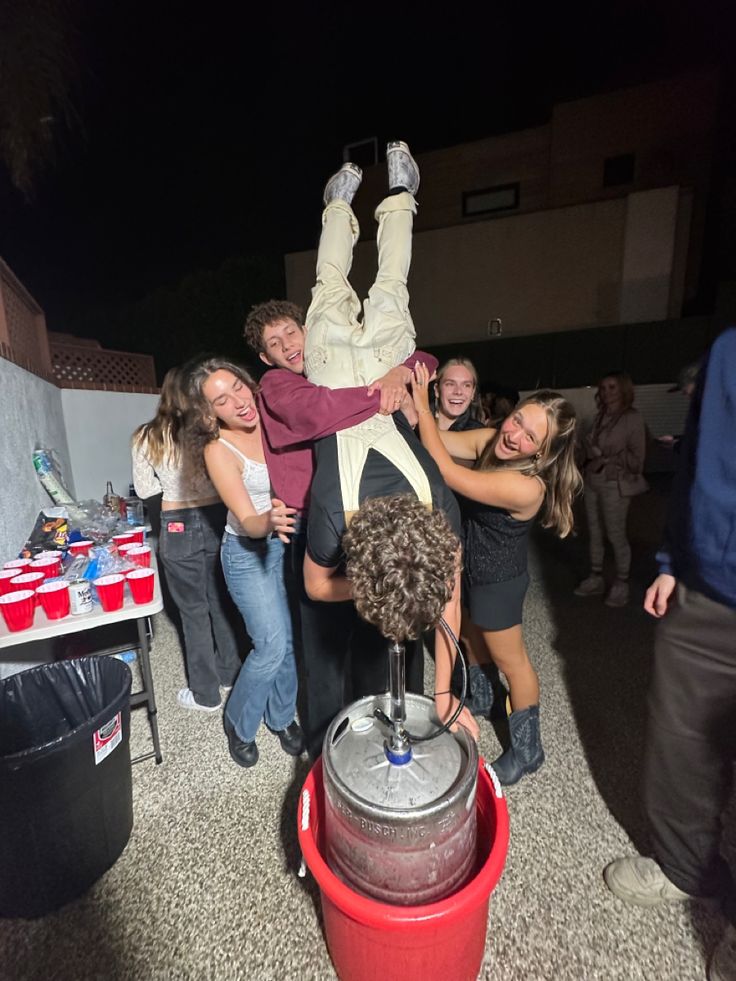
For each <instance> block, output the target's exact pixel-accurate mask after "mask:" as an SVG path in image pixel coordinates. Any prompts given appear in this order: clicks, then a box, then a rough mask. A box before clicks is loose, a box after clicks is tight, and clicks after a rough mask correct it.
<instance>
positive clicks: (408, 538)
mask: <svg viewBox="0 0 736 981" xmlns="http://www.w3.org/2000/svg"><path fill="white" fill-rule="evenodd" d="M342 545H343V550H344V552H345V555H346V558H347V566H346V571H347V576H348V578H349V579H350V580H351V582H352V585H353V599H354V601H355V606H356V609H357V610H358V613H360V615H361V616H362V617H363V619H364V620H367V621H368V622H369V623H372V624H373V625H374V626H375V627H378V629H379V630H380V631H381V633H382V634H383V636H384V637H386V638H387V639H389V640H392V641H394V642H395V643H399V644H400V643H404V641H406V640H414V639H415V638H417V637H419V635H420V634H421V632H422V631H423V630H424V629H425V628H427V627H434V626H436V625H437V624H438V623H439V619H440V617H441V616H442V611H443V610H444V608H445V606H446V605H447V603H448V602H449V600H450V597H451V596H452V590H453V585H454V581H455V575H456V570H457V566H458V558H459V552H460V542H459V541H458V538H457V535H455V533H454V532H453V531H452V529H451V528H450V525H449V523H448V521H447V518H446V517H445V515H444V514H443V513H442V511H436V510H432V511H430V510H429V508H427V506H426V505H424V504H422V503H421V502H420V501H418V500H417V499H416V498H414V497H412V496H411V495H409V494H400V495H395V496H392V497H374V498H371V499H369V500H367V501H365V502H364V503H363V504H362V505H361V506H360V509H359V510H358V511H357V512H356V514H355V516H354V517H353V519H352V521H351V522H350V527H349V528H348V530H347V531H346V532H345V535H344V536H343V540H342Z"/></svg>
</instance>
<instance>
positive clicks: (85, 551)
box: [69, 540, 94, 558]
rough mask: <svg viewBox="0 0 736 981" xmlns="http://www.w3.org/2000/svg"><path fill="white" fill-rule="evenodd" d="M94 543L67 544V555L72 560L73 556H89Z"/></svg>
mask: <svg viewBox="0 0 736 981" xmlns="http://www.w3.org/2000/svg"><path fill="white" fill-rule="evenodd" d="M93 545H94V542H89V541H86V540H85V541H82V542H69V554H70V555H71V556H72V558H74V556H75V555H89V553H90V551H91V550H92V546H93Z"/></svg>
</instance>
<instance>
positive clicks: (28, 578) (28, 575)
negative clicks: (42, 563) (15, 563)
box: [10, 570, 46, 593]
mask: <svg viewBox="0 0 736 981" xmlns="http://www.w3.org/2000/svg"><path fill="white" fill-rule="evenodd" d="M45 578H46V575H45V573H43V572H39V571H37V570H36V571H34V572H21V574H20V575H19V576H15V578H14V579H11V580H10V589H11V590H12V591H13V592H14V593H17V592H19V591H20V590H25V589H38V587H39V586H40V585H41V583H42V582H43V581H44V579H45Z"/></svg>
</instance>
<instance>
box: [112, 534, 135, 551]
mask: <svg viewBox="0 0 736 981" xmlns="http://www.w3.org/2000/svg"><path fill="white" fill-rule="evenodd" d="M112 541H113V544H114V546H115V548H116V549H118V551H119V550H120V546H121V545H129V544H130V543H131V542H132V543H133V544H134V545H136V544H137V542H136V540H135V535H133V533H132V532H129V531H128V532H125V533H124V534H122V535H113V536H112Z"/></svg>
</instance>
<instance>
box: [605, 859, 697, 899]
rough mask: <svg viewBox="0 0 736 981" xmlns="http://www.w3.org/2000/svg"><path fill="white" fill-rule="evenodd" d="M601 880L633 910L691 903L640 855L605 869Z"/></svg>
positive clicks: (618, 860) (687, 896)
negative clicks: (677, 903)
mask: <svg viewBox="0 0 736 981" xmlns="http://www.w3.org/2000/svg"><path fill="white" fill-rule="evenodd" d="M603 878H604V879H605V880H606V885H607V886H608V888H609V889H610V890H611V892H612V893H613V894H614V895H615V896H618V898H619V899H623V900H624V902H626V903H632V904H633V905H634V906H659V905H660V904H661V903H668V902H683V901H684V900H686V899H692V897H691V896H689V895H688V894H687V893H686V892H683V891H682V889H679V888H678V887H677V886H676V885H675V884H674V882H670V880H669V879H668V878H667V876H666V875H665V874H664V872H663V871H662V869H661V868H660V866H659V864H658V863H657V862H655V861H654V859H653V858H644V856H642V855H632V856H631V857H629V858H617V859H616V860H615V861H613V862H611V863H610V865H607V866H606V867H605V869H604V870H603Z"/></svg>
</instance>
